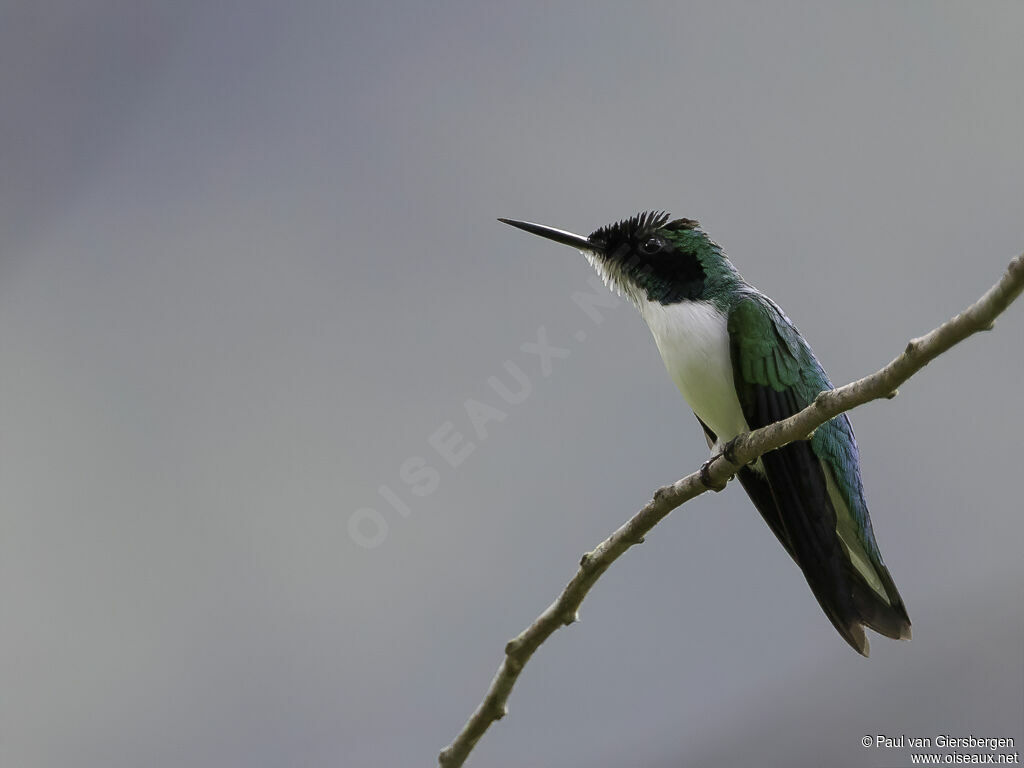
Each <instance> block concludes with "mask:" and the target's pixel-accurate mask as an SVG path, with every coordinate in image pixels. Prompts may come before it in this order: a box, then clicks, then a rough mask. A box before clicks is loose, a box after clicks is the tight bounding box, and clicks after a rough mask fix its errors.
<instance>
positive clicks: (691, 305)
mask: <svg viewBox="0 0 1024 768" xmlns="http://www.w3.org/2000/svg"><path fill="white" fill-rule="evenodd" d="M638 304H639V307H640V314H641V315H643V318H644V320H645V321H646V322H647V326H648V327H649V328H650V329H651V333H652V334H654V341H655V342H656V343H657V345H658V351H659V352H661V359H662V360H664V361H665V367H666V368H667V369H668V373H669V375H670V376H671V377H672V381H674V382H675V385H676V386H677V387H678V388H679V391H680V392H681V393H682V394H683V397H685V398H686V402H687V403H689V405H690V407H691V408H692V409H693V412H694V413H696V414H697V416H699V417H700V419H701V421H703V422H704V423H705V424H707V425H708V426H709V427H711V429H712V430H713V431H714V433H715V434H716V435H717V436H718V442H719V444H721V443H725V442H727V441H729V440H731V439H732V438H734V437H735V436H736V435H738V434H741V433H742V432H746V431H748V430H747V422H746V419H744V418H743V410H742V408H741V407H740V402H739V400H738V399H737V397H736V384H735V382H734V381H733V375H732V358H731V355H730V352H729V331H728V328H727V326H726V318H725V315H724V314H722V312H721V311H720V310H718V309H717V308H716V307H715V306H714V305H713V304H710V303H709V302H705V301H683V302H680V303H678V304H667V305H666V304H659V303H657V302H652V301H646V300H642V301H640V302H638Z"/></svg>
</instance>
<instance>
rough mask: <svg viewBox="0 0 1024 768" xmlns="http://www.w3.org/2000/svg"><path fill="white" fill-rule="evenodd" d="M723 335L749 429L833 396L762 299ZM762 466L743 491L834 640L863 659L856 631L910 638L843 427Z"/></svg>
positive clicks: (735, 314) (747, 304) (744, 303)
mask: <svg viewBox="0 0 1024 768" xmlns="http://www.w3.org/2000/svg"><path fill="white" fill-rule="evenodd" d="M728 330H729V341H730V349H731V354H732V365H733V377H734V380H735V384H736V393H737V396H738V397H739V401H740V405H741V407H742V409H743V415H744V417H745V418H746V421H747V424H748V425H749V426H750V428H751V429H757V428H759V427H763V426H765V425H767V424H771V423H773V422H776V421H779V420H781V419H785V418H786V417H788V416H791V415H793V414H794V413H797V412H798V411H800V410H801V409H802V408H804V407H806V406H807V405H809V404H810V403H811V402H812V401H813V400H814V397H815V396H816V395H817V394H818V393H819V392H821V391H822V390H824V389H830V388H831V384H830V382H829V381H828V377H827V376H826V375H825V372H824V371H823V370H822V368H821V366H820V365H819V364H818V361H817V360H816V359H815V358H814V355H813V353H812V352H811V350H810V348H809V347H808V346H807V343H806V342H805V341H804V340H803V338H802V337H801V336H800V334H799V332H798V331H797V329H796V328H795V327H794V326H793V324H792V323H791V322H790V321H789V319H788V318H787V317H786V316H785V315H784V314H783V313H782V311H781V310H780V309H779V308H778V307H777V306H776V305H775V304H774V303H773V302H772V301H771V300H770V299H768V298H767V297H765V296H763V295H761V294H757V293H750V294H745V295H743V296H742V297H741V298H740V299H739V301H737V302H736V304H735V305H734V306H733V307H732V308H731V310H730V313H729V319H728ZM761 463H762V467H763V470H764V471H763V475H760V476H759V475H758V473H757V472H752V475H753V476H752V477H751V478H749V479H748V480H747V482H743V478H742V477H741V482H743V485H744V488H746V489H747V492H748V494H749V495H750V497H751V499H752V500H753V501H754V504H755V505H756V506H757V507H758V510H759V511H760V512H761V515H762V516H763V517H764V519H765V521H766V522H767V523H768V525H769V526H770V527H771V528H772V530H773V531H774V532H775V534H776V536H778V538H779V540H780V541H781V542H782V544H783V546H784V547H785V548H786V550H787V551H788V552H789V553H790V555H791V556H792V557H793V559H794V560H795V561H796V563H797V565H799V566H800V568H801V570H802V571H803V573H804V576H805V577H806V579H807V582H808V584H809V585H810V587H811V590H812V591H813V592H814V595H815V597H816V598H817V599H818V602H819V604H820V605H821V607H822V609H823V610H824V611H825V614H826V615H827V616H828V617H829V619H830V620H831V621H832V623H833V624H834V625H835V627H836V629H837V630H838V631H839V633H840V634H841V635H842V636H843V637H844V638H845V639H846V641H847V642H848V643H850V645H852V646H853V647H854V648H855V649H856V650H857V651H859V652H860V653H862V654H864V655H867V652H868V643H867V638H866V637H865V635H864V630H863V627H862V626H861V625H862V624H864V625H867V626H870V627H872V628H873V629H875V630H876V631H879V632H882V633H883V634H886V635H889V636H891V637H904V636H908V635H909V626H910V622H909V619H907V618H906V612H905V610H904V609H903V603H902V601H901V600H900V599H899V595H898V593H897V592H896V587H895V585H894V584H893V583H892V579H891V577H890V576H889V573H888V571H887V570H886V569H885V566H884V565H883V564H882V562H881V556H880V555H879V554H878V550H877V546H875V542H874V536H873V535H872V533H871V527H870V525H871V524H870V522H869V521H868V517H867V507H866V505H864V503H863V491H862V489H861V486H860V475H859V461H858V457H857V447H856V442H854V440H853V432H852V429H851V428H850V426H849V421H848V420H847V419H846V417H845V416H841V417H837V418H836V419H833V420H832V421H830V422H828V423H827V424H825V425H823V426H822V427H821V428H819V430H818V432H817V433H816V434H815V436H814V438H813V439H812V440H811V441H799V442H795V443H790V444H789V445H786V446H783V447H782V448H780V449H778V450H775V451H772V452H771V453H768V454H765V455H764V456H762V457H761ZM748 469H749V468H748ZM765 486H767V488H768V489H769V490H770V494H769V493H765ZM752 491H753V492H752Z"/></svg>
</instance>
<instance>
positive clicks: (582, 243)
mask: <svg viewBox="0 0 1024 768" xmlns="http://www.w3.org/2000/svg"><path fill="white" fill-rule="evenodd" d="M498 221H500V222H502V223H503V224H509V225H511V226H513V227H516V228H517V229H521V230H523V231H524V232H529V233H530V234H531V235H540V236H541V237H546V238H547V239H548V240H554V241H555V242H556V243H562V245H568V246H571V247H572V248H577V249H579V250H581V251H591V252H595V251H598V250H600V248H599V246H598V245H597V244H595V243H592V242H590V240H588V239H587V238H585V237H581V236H580V235H574V234H573V233H572V232H566V231H565V230H563V229H555V228H554V227H545V226H544V225H543V224H532V223H531V222H529V221H516V220H515V219H498Z"/></svg>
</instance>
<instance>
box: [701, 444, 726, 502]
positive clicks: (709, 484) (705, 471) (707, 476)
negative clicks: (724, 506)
mask: <svg viewBox="0 0 1024 768" xmlns="http://www.w3.org/2000/svg"><path fill="white" fill-rule="evenodd" d="M720 455H721V454H715V455H714V456H712V457H711V458H710V459H708V460H707V461H705V462H704V463H703V464H702V465H701V467H700V481H701V483H703V484H704V487H705V488H707V489H708V490H709V491H714V492H715V493H717V492H718V491H721V490H722V489H723V488H725V485H726V483H728V482H729V481H728V480H726V481H725V482H722V483H716V482H714V481H713V480H712V479H711V462H713V461H714V460H715V459H717V458H718V457H719V456H720Z"/></svg>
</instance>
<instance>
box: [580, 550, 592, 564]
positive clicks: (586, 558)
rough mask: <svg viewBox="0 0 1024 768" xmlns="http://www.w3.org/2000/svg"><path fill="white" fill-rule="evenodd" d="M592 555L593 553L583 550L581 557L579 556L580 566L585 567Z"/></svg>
mask: <svg viewBox="0 0 1024 768" xmlns="http://www.w3.org/2000/svg"><path fill="white" fill-rule="evenodd" d="M593 557H594V555H593V554H592V553H590V552H584V553H583V557H581V558H580V568H586V567H587V566H588V565H590V561H591V559H592V558H593Z"/></svg>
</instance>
